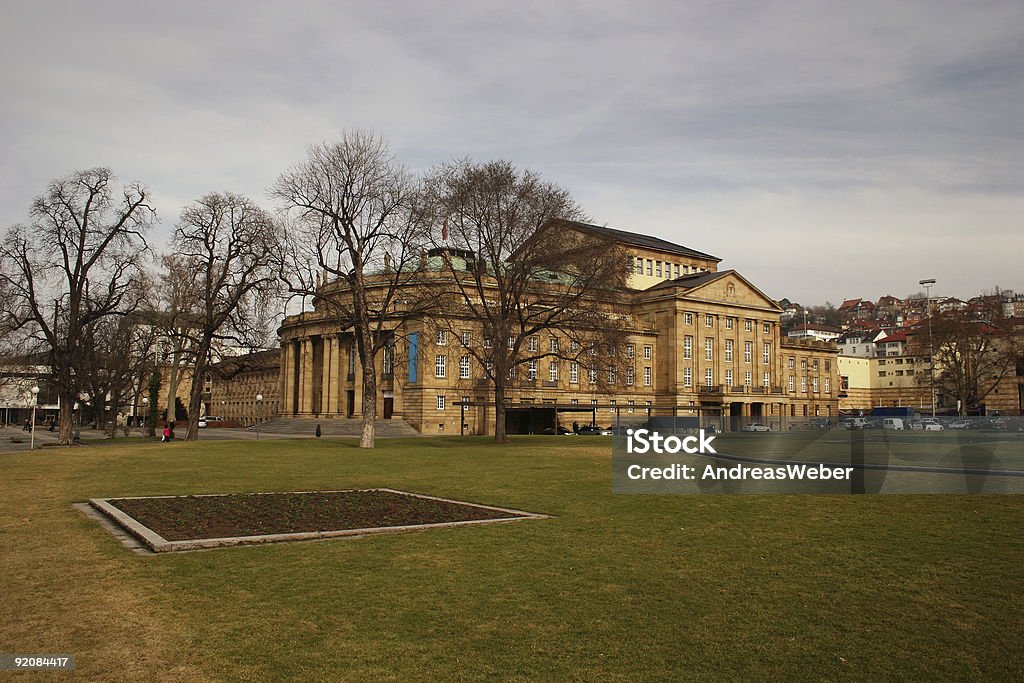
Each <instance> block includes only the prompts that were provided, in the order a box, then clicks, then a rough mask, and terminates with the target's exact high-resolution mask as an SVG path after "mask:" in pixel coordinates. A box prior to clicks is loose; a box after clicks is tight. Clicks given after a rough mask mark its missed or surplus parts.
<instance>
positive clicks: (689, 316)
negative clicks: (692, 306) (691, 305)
mask: <svg viewBox="0 0 1024 683" xmlns="http://www.w3.org/2000/svg"><path fill="white" fill-rule="evenodd" d="M683 324H684V325H692V324H693V313H683Z"/></svg>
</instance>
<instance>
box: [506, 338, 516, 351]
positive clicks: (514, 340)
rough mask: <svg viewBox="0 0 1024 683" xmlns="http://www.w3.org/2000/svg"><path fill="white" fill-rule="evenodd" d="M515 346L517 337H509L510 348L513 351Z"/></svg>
mask: <svg viewBox="0 0 1024 683" xmlns="http://www.w3.org/2000/svg"><path fill="white" fill-rule="evenodd" d="M515 347H516V338H515V337H509V338H508V350H509V351H511V350H512V349H514V348H515Z"/></svg>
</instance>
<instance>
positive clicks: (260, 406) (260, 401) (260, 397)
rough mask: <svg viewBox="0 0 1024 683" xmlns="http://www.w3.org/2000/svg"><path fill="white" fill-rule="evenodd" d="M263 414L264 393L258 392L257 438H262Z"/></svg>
mask: <svg viewBox="0 0 1024 683" xmlns="http://www.w3.org/2000/svg"><path fill="white" fill-rule="evenodd" d="M262 416H263V394H256V440H257V441H259V440H260V418H261V417H262Z"/></svg>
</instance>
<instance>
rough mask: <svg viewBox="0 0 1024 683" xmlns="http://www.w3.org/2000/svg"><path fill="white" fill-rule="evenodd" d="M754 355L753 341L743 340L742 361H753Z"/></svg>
mask: <svg viewBox="0 0 1024 683" xmlns="http://www.w3.org/2000/svg"><path fill="white" fill-rule="evenodd" d="M753 356H754V343H753V342H743V362H744V363H750V362H752V361H753Z"/></svg>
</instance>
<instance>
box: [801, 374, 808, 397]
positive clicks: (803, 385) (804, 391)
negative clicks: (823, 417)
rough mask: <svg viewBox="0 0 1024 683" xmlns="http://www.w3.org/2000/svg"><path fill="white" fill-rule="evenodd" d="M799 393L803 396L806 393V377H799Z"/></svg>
mask: <svg viewBox="0 0 1024 683" xmlns="http://www.w3.org/2000/svg"><path fill="white" fill-rule="evenodd" d="M800 393H803V394H806V393H807V378H806V377H801V378H800Z"/></svg>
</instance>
